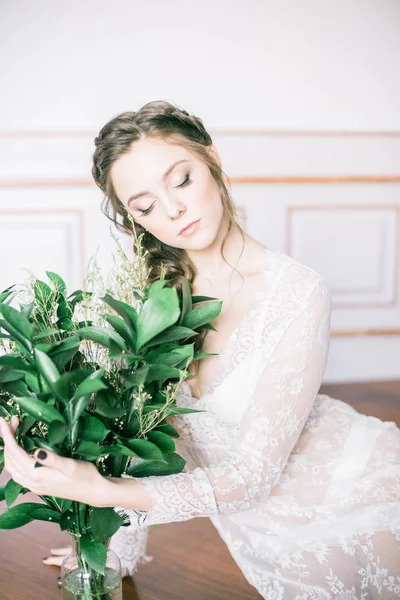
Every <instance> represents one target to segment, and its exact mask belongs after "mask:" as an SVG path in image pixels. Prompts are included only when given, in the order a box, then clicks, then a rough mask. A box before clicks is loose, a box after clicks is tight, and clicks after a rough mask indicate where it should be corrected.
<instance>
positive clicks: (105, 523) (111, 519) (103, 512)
mask: <svg viewBox="0 0 400 600" xmlns="http://www.w3.org/2000/svg"><path fill="white" fill-rule="evenodd" d="M123 522H124V519H123V518H122V517H120V516H119V514H118V513H116V512H115V510H114V509H113V508H94V509H93V510H92V513H91V515H90V519H89V524H90V528H91V533H92V536H93V538H94V539H95V540H96V541H99V542H102V541H103V540H107V539H109V538H110V537H111V536H113V535H114V533H117V531H118V529H119V528H120V527H121V525H122V523H123Z"/></svg>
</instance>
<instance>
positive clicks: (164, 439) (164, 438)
mask: <svg viewBox="0 0 400 600" xmlns="http://www.w3.org/2000/svg"><path fill="white" fill-rule="evenodd" d="M147 439H148V440H150V442H153V444H156V446H158V447H159V448H160V450H161V451H162V453H163V454H168V453H169V452H173V451H174V450H175V444H174V441H173V440H172V439H171V438H170V437H169V435H167V434H166V433H163V432H162V431H149V432H148V433H147Z"/></svg>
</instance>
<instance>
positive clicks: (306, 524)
mask: <svg viewBox="0 0 400 600" xmlns="http://www.w3.org/2000/svg"><path fill="white" fill-rule="evenodd" d="M268 253H269V266H268V268H267V270H266V271H264V274H265V288H264V289H263V290H261V291H258V292H257V293H255V296H254V302H253V305H252V307H251V309H250V310H249V311H248V312H247V313H246V315H245V317H244V318H243V319H242V320H241V322H240V323H239V324H238V326H237V327H236V329H235V331H234V332H233V333H232V335H231V336H230V337H229V339H228V340H227V342H226V343H225V345H224V346H223V348H222V350H221V352H220V355H219V359H218V360H219V361H220V366H221V371H220V376H219V377H218V379H217V380H216V381H215V382H214V385H213V388H212V389H211V390H210V391H209V392H207V393H206V394H205V395H203V396H202V397H201V398H200V399H196V398H194V397H192V395H191V391H190V387H189V385H188V384H187V383H186V382H184V383H183V384H182V386H181V388H180V389H181V394H179V396H178V398H177V404H178V406H182V407H183V406H185V407H195V408H197V409H204V411H205V412H204V413H198V414H191V415H182V416H179V417H173V418H171V419H170V422H171V424H172V425H173V426H174V427H175V428H176V429H178V431H179V433H180V436H181V437H180V438H179V440H177V441H178V442H179V443H178V444H177V451H178V452H179V453H180V454H181V455H182V456H183V457H184V458H185V459H186V460H187V464H186V466H185V471H184V472H183V473H179V474H176V475H169V476H162V477H146V478H141V479H140V481H141V483H142V484H144V485H145V486H146V489H147V490H148V492H149V494H150V495H151V497H152V498H153V499H154V506H153V508H152V509H151V510H150V511H149V512H147V513H141V514H140V515H139V517H140V518H139V519H138V517H137V516H136V515H135V513H134V512H131V513H130V514H131V516H132V523H134V524H133V525H132V526H131V527H129V528H122V529H121V530H120V531H119V532H118V533H117V534H116V535H115V536H114V538H113V539H112V547H113V548H114V550H116V551H117V553H118V554H119V555H120V557H121V560H122V564H123V567H124V573H132V572H133V571H134V570H135V569H136V568H137V565H138V564H140V563H141V562H146V561H148V560H151V557H149V556H147V555H146V553H145V552H146V540H147V533H148V527H149V526H150V525H152V524H160V523H170V522H173V521H184V520H186V519H192V518H194V517H210V519H211V521H212V523H213V524H214V526H215V528H216V529H217V530H218V532H219V534H220V535H221V537H222V539H223V540H224V541H225V543H226V544H227V546H228V548H229V551H230V553H231V554H232V556H233V558H234V560H235V561H236V563H237V564H238V566H239V568H240V569H241V570H242V572H243V574H244V575H245V577H246V578H247V580H248V581H249V583H250V584H251V585H253V586H254V587H255V588H256V589H257V590H258V592H259V593H260V594H261V596H262V597H263V598H268V599H274V600H289V599H290V600H309V599H310V600H311V599H313V600H325V599H326V600H328V599H329V600H333V599H335V600H336V599H339V598H340V599H341V600H343V599H345V600H356V599H357V600H367V599H368V600H370V599H374V598H385V599H389V598H390V599H393V598H400V430H399V429H398V428H397V427H396V425H395V423H393V422H382V421H380V420H379V419H377V418H375V417H367V416H365V415H361V414H360V413H358V412H357V411H356V410H354V409H353V408H352V407H350V406H349V405H347V404H345V403H344V402H342V401H341V400H337V399H334V398H330V397H329V396H327V395H321V394H318V390H319V387H320V384H321V379H322V375H323V372H324V368H325V364H326V359H327V354H328V345H329V326H330V311H331V300H330V294H329V290H328V288H327V285H326V283H325V281H324V279H323V278H322V277H321V276H320V275H319V274H318V273H316V272H315V271H314V270H312V269H310V268H309V267H306V266H304V265H301V264H300V263H298V262H296V261H295V260H293V259H292V258H290V257H289V256H287V255H285V254H282V253H280V252H278V251H274V250H270V249H268ZM135 517H136V518H135ZM182 577H184V575H182Z"/></svg>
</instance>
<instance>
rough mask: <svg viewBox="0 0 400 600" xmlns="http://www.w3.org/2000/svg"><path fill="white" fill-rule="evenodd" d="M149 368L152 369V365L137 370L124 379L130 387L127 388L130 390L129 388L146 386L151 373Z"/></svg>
mask: <svg viewBox="0 0 400 600" xmlns="http://www.w3.org/2000/svg"><path fill="white" fill-rule="evenodd" d="M149 368H150V365H146V366H144V367H141V368H140V369H137V370H136V371H134V372H133V373H129V374H128V375H127V376H126V377H125V378H124V379H125V384H126V383H129V385H128V386H127V387H128V388H129V387H140V386H144V384H145V382H146V378H147V375H148V372H149Z"/></svg>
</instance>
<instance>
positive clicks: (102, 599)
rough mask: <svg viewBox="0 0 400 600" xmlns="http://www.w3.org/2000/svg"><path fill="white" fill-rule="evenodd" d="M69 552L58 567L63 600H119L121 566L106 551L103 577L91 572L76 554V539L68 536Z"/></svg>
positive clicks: (83, 560)
mask: <svg viewBox="0 0 400 600" xmlns="http://www.w3.org/2000/svg"><path fill="white" fill-rule="evenodd" d="M71 538H72V548H73V550H72V552H70V553H69V554H67V556H65V557H64V560H63V562H62V564H61V591H62V599H63V600H122V578H121V563H120V560H119V558H118V556H117V554H115V552H113V550H109V549H108V543H109V540H106V541H105V542H104V545H105V546H106V548H107V561H106V567H105V571H104V575H102V574H101V573H98V572H97V571H94V570H93V569H92V568H91V567H90V566H89V565H88V563H87V562H86V560H85V559H84V558H83V556H82V554H81V552H80V545H79V538H80V536H79V535H71Z"/></svg>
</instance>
